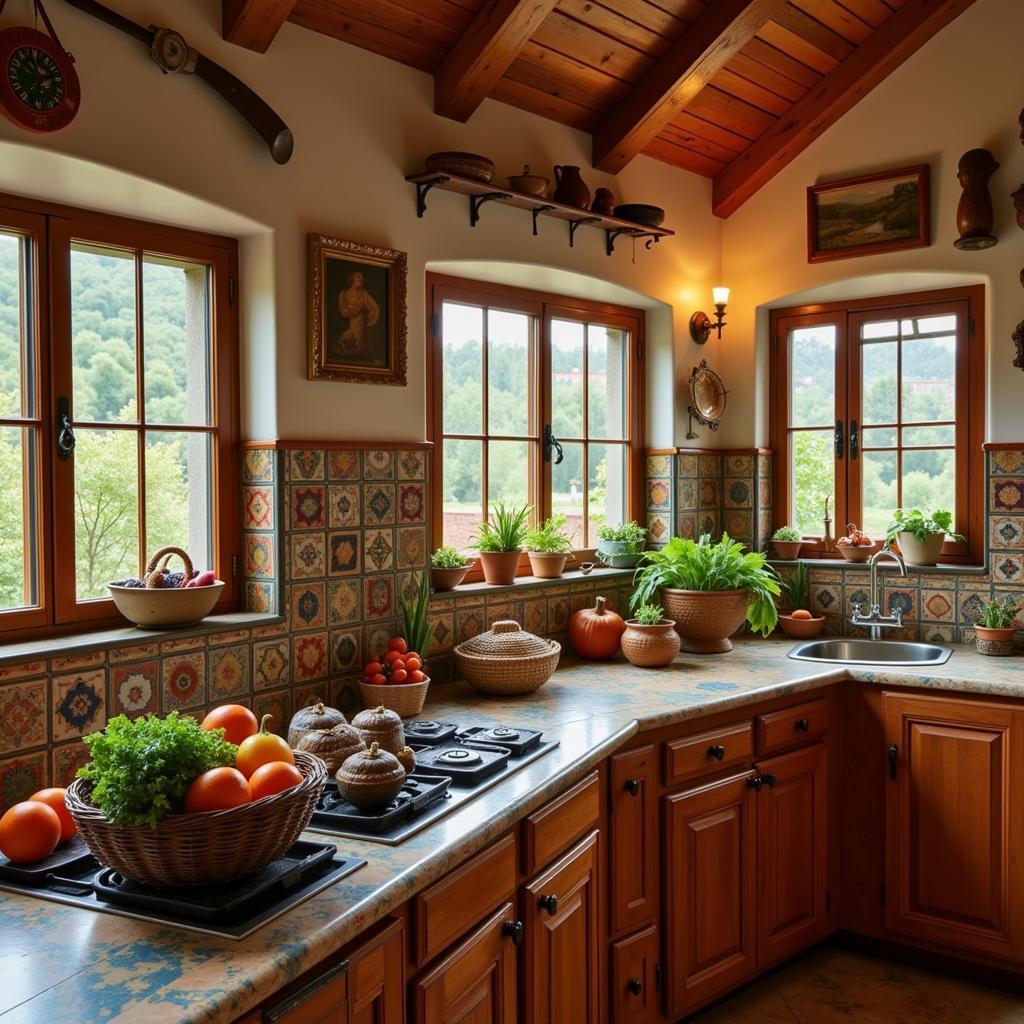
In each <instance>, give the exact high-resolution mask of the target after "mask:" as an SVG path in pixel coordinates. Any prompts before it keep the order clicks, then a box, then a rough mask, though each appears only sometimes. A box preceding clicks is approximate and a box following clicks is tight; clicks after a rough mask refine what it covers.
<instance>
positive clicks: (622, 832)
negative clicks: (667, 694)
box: [608, 744, 658, 935]
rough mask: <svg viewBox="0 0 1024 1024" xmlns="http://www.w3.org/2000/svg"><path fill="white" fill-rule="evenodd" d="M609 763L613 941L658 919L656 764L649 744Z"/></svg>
mask: <svg viewBox="0 0 1024 1024" xmlns="http://www.w3.org/2000/svg"><path fill="white" fill-rule="evenodd" d="M609 761H610V763H609V771H608V790H609V792H608V796H609V800H608V806H609V809H610V812H611V814H610V818H609V834H610V840H609V851H608V876H609V881H608V893H609V918H610V921H611V934H612V935H619V934H621V933H623V932H626V931H629V930H630V929H632V928H638V927H640V926H641V925H644V924H649V923H650V922H653V921H654V918H655V915H656V914H657V913H658V796H657V792H656V786H657V781H658V775H657V772H658V761H657V755H656V754H655V748H654V746H653V745H652V744H647V745H646V746H643V747H638V748H637V749H635V750H630V751H627V752H626V753H624V754H615V755H614V756H612V757H611V758H610V759H609Z"/></svg>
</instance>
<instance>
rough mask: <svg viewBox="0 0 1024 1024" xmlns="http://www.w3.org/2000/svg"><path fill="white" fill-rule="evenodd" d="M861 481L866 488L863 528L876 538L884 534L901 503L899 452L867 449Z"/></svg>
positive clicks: (859, 524) (861, 524)
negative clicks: (897, 466)
mask: <svg viewBox="0 0 1024 1024" xmlns="http://www.w3.org/2000/svg"><path fill="white" fill-rule="evenodd" d="M861 474H862V475H861V480H862V482H863V489H864V515H863V522H861V523H858V524H857V525H858V526H860V528H861V529H862V530H864V531H865V532H867V533H870V534H871V536H872V537H881V536H882V535H883V534H884V533H885V528H886V527H887V526H888V525H889V520H890V519H892V511H893V509H894V508H896V506H897V505H898V504H899V498H898V496H897V491H896V453H895V452H865V453H864V455H863V456H862V458H861Z"/></svg>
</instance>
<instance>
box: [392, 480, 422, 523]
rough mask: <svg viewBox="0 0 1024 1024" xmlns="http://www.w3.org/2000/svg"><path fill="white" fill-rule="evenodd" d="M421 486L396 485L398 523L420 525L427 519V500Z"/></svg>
mask: <svg viewBox="0 0 1024 1024" xmlns="http://www.w3.org/2000/svg"><path fill="white" fill-rule="evenodd" d="M425 490H426V489H425V487H424V485H423V484H399V485H398V521H399V522H400V523H422V522H424V521H425V519H426V517H427V499H426V494H425Z"/></svg>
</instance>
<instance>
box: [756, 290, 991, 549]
mask: <svg viewBox="0 0 1024 1024" xmlns="http://www.w3.org/2000/svg"><path fill="white" fill-rule="evenodd" d="M954 303H963V304H966V344H959V345H958V346H957V352H956V385H957V387H956V423H957V425H958V429H957V437H956V446H955V447H956V456H955V459H956V472H957V480H958V482H959V483H958V487H957V494H956V497H955V509H956V521H957V524H958V528H959V530H960V532H962V533H963V534H964V535H965V536H966V538H967V539H966V542H962V543H961V542H955V541H949V540H947V541H946V542H945V544H944V545H943V548H942V555H941V561H942V562H943V563H946V564H953V565H983V564H984V561H985V468H984V467H985V460H984V458H982V457H981V456H982V444H983V442H984V437H985V344H984V340H985V336H986V334H985V288H984V286H983V285H971V286H969V287H965V288H947V289H940V290H936V291H927V292H907V293H904V294H899V295H883V296H876V297H873V298H865V299H856V300H851V301H848V302H830V303H818V304H815V305H808V306H798V307H791V308H787V309H773V310H771V313H770V317H769V322H770V330H769V337H770V339H771V357H770V369H769V440H770V444H771V447H772V450H773V452H774V453H775V458H774V470H773V481H772V483H773V490H774V495H775V498H774V510H775V518H776V525H780V524H782V523H786V522H789V521H790V514H791V508H790V495H789V432H790V427H789V404H788V403H789V346H788V345H787V344H786V338H787V337H788V331H789V330H791V329H792V328H793V327H800V326H815V325H820V324H826V323H827V324H835V325H836V330H837V335H836V419H837V420H842V421H843V423H844V426H845V427H846V430H847V432H848V427H849V422H850V419H851V417H853V410H856V411H857V416H856V417H853V418H857V419H858V420H862V418H863V417H861V416H860V385H861V381H860V374H859V372H857V373H855V372H853V368H854V364H855V359H856V354H857V351H858V348H857V346H856V345H855V344H854V341H851V339H852V338H854V334H855V330H854V329H851V328H852V327H855V325H856V324H857V323H859V322H860V321H861V320H863V319H864V318H865V317H866V316H867V315H869V314H875V313H878V314H882V315H885V314H886V313H888V312H890V311H891V312H893V313H894V314H895V313H898V312H899V311H904V310H908V309H910V308H911V307H915V313H914V315H916V316H927V315H929V307H936V306H941V307H943V311H946V312H948V309H949V306H951V305H952V304H954ZM934 312H938V310H932V313H933V314H934ZM961 424H962V425H963V426H962V429H961ZM901 450H902V449H901ZM845 451H846V455H844V463H845V465H847V466H849V464H850V463H849V459H848V452H849V440H848V437H847V438H846V444H845ZM860 500H861V494H860V474H859V473H853V472H850V471H849V469H847V471H846V472H843V473H841V472H838V471H837V473H836V486H835V490H834V506H833V511H832V519H833V536H834V537H838V536H842V532H843V530H844V529H845V526H846V523H847V522H855V521H859V517H860V513H859V512H855V511H854V509H860ZM964 524H965V525H964ZM965 526H966V528H965ZM822 542H823V535H816V536H811V537H808V538H807V539H805V541H804V543H803V546H802V547H801V549H800V554H801V557H803V558H832V559H841V558H842V555H841V554H840V553H839V552H838V551H826V550H825V548H824V546H823V543H822Z"/></svg>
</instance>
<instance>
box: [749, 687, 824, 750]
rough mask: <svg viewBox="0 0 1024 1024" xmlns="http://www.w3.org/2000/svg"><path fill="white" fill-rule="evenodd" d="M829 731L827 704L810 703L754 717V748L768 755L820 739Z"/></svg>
mask: <svg viewBox="0 0 1024 1024" xmlns="http://www.w3.org/2000/svg"><path fill="white" fill-rule="evenodd" d="M827 731H828V701H826V700H825V699H821V700H810V701H807V702H806V703H804V704H794V705H793V707H791V708H784V709H783V710H782V711H772V712H771V713H770V714H767V715H758V716H757V749H758V752H759V753H761V754H770V753H773V752H774V751H776V750H785V749H786V748H787V747H799V746H802V745H803V744H805V743H812V742H813V741H815V740H819V739H821V737H822V736H824V735H825V733H826V732H827Z"/></svg>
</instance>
